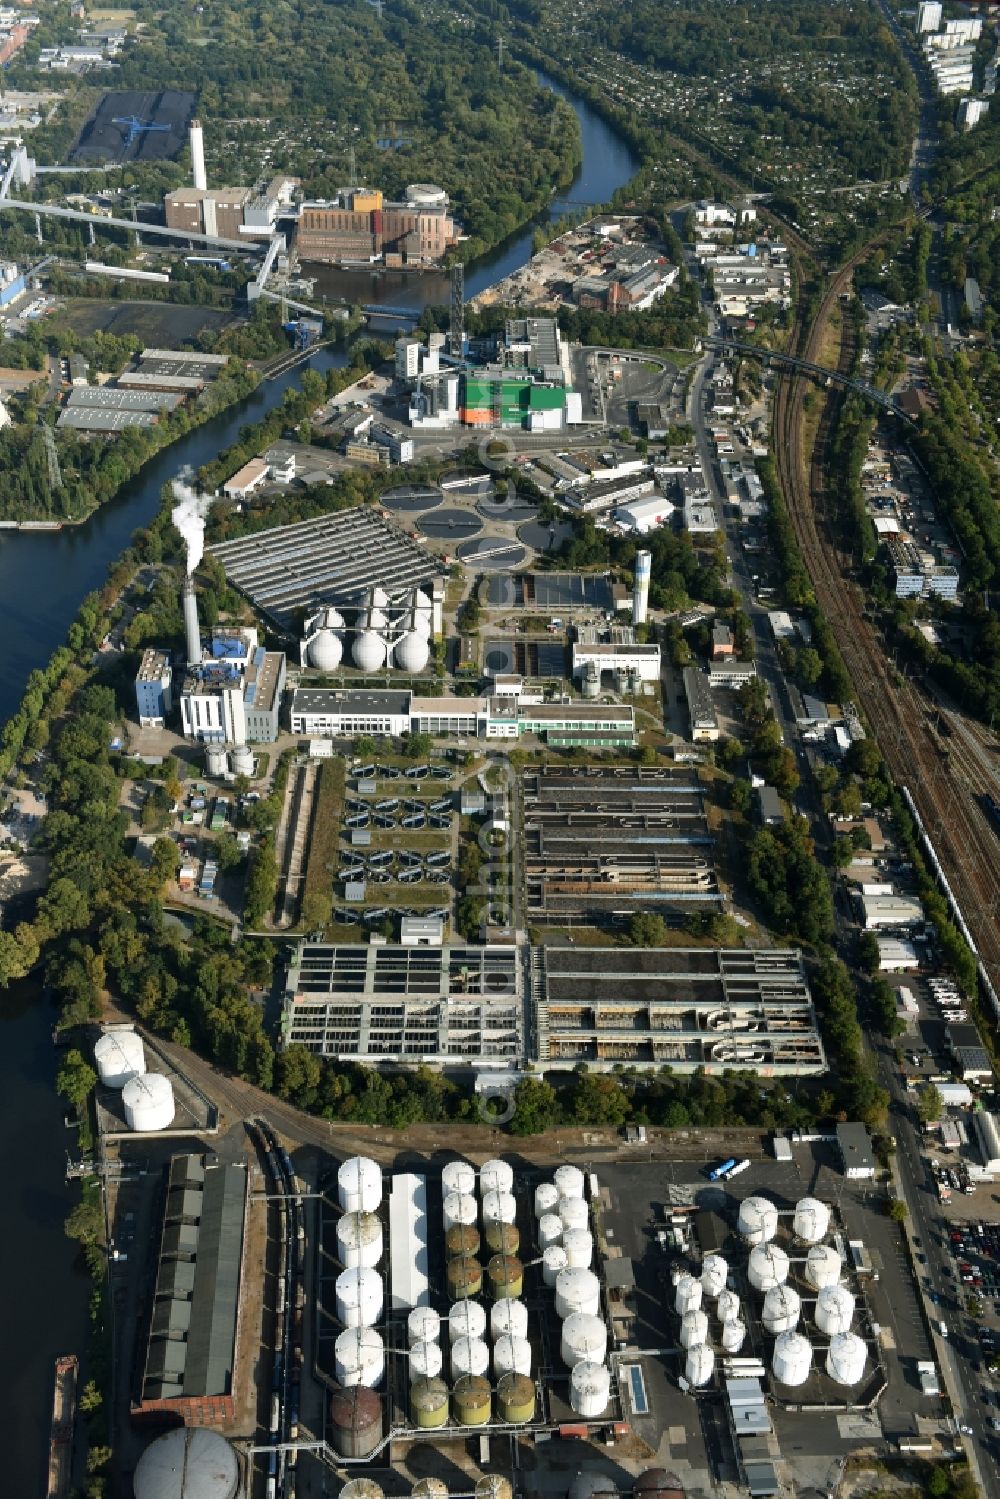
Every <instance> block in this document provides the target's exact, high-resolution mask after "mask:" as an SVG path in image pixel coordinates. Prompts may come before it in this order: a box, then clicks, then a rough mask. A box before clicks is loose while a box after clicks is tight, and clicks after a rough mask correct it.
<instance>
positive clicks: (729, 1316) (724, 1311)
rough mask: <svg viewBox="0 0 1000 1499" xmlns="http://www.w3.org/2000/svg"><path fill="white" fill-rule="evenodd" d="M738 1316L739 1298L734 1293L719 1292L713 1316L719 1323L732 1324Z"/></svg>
mask: <svg viewBox="0 0 1000 1499" xmlns="http://www.w3.org/2000/svg"><path fill="white" fill-rule="evenodd" d="M739 1314H740V1298H739V1297H738V1296H737V1294H736V1292H735V1291H720V1292H719V1299H718V1301H717V1302H716V1303H715V1315H716V1316H717V1317H718V1319H719V1321H720V1322H732V1321H733V1319H734V1318H735V1317H738V1316H739Z"/></svg>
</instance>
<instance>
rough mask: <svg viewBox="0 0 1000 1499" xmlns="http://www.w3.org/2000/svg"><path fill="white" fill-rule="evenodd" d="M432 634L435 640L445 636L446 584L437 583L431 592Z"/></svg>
mask: <svg viewBox="0 0 1000 1499" xmlns="http://www.w3.org/2000/svg"><path fill="white" fill-rule="evenodd" d="M431 633H432V634H433V636H434V638H435V640H439V639H440V638H441V636H442V635H443V634H444V584H443V583H439V582H437V581H435V583H434V587H433V589H432V590H431Z"/></svg>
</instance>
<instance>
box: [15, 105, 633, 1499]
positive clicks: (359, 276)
mask: <svg viewBox="0 0 1000 1499" xmlns="http://www.w3.org/2000/svg"><path fill="white" fill-rule="evenodd" d="M543 81H544V82H547V83H549V84H550V86H551V87H552V88H553V89H554V90H555V91H556V92H557V93H560V94H562V95H563V97H565V98H567V99H569V101H570V103H572V104H573V106H574V108H575V109H576V113H577V116H578V118H579V120H580V125H581V129H582V134H583V164H582V167H581V169H580V171H579V172H578V173H577V175H576V178H575V179H574V181H573V183H572V184H571V186H570V187H569V188H568V189H567V191H566V192H565V194H563V195H562V196H560V197H559V198H557V199H555V200H554V201H553V203H552V205H551V208H550V211H549V215H547V216H545V215H543V217H542V219H541V220H539V221H538V222H544V220H545V218H546V217H558V216H559V215H560V214H562V213H564V212H566V211H567V210H574V211H575V210H578V209H580V208H582V207H583V206H584V205H586V204H592V205H598V204H602V203H606V202H608V201H609V199H610V198H611V196H612V194H613V193H614V192H615V191H616V189H617V188H619V187H621V186H623V185H624V184H625V183H626V182H627V181H628V180H629V178H630V177H631V176H632V175H633V173H634V172H635V170H636V162H635V159H634V157H633V156H632V154H631V152H630V151H629V150H628V148H627V147H626V146H625V145H624V144H623V142H622V141H621V140H619V139H618V137H616V136H615V135H613V134H612V132H611V131H610V130H609V129H608V127H607V126H606V125H605V124H604V122H603V121H602V120H601V119H600V118H599V117H598V116H597V115H595V114H594V113H593V112H592V111H591V110H590V109H588V108H587V107H586V105H584V104H582V103H581V102H580V101H578V100H576V99H574V98H573V97H572V96H571V95H569V94H568V93H566V92H565V91H564V90H563V89H561V88H560V87H559V86H558V85H557V84H555V83H554V82H552V80H549V79H543ZM536 227H537V222H536V224H534V225H531V226H529V227H528V228H527V229H526V230H525V231H524V232H522V233H521V234H519V235H518V236H517V237H516V238H514V239H513V240H511V241H510V242H509V243H507V244H506V245H502V246H500V247H499V248H498V249H497V250H496V251H494V252H493V254H492V255H490V256H488V257H485V258H484V259H483V260H482V261H481V262H479V263H477V264H476V265H474V266H471V267H469V268H468V270H467V272H466V282H465V285H466V295H467V296H472V295H473V294H474V293H475V292H477V291H481V290H482V289H483V287H485V286H488V285H490V284H491V283H492V282H493V281H496V280H498V279H499V278H500V277H502V276H506V275H508V274H509V273H510V272H511V271H513V270H515V269H516V268H517V267H518V266H520V265H523V264H524V262H525V261H526V260H527V259H528V258H529V256H530V255H531V238H532V233H533V231H534V229H535V228H536ZM319 290H320V291H325V292H326V294H327V295H328V296H329V297H330V298H331V299H334V298H336V299H338V300H339V299H347V300H349V301H352V302H365V303H382V304H383V305H385V306H388V307H396V306H399V307H420V306H424V305H425V304H427V303H444V302H447V300H448V279H447V277H445V276H384V277H375V276H370V275H368V274H367V273H344V272H331V271H323V273H322V280H321V283H320V286H319ZM346 358H347V356H346V354H345V353H344V351H342V350H328V349H324V350H320V351H319V352H318V353H317V354H316V355H315V356H314V357H313V359H312V360H311V361H310V363H311V364H312V366H313V368H315V369H317V370H320V371H323V372H325V371H326V370H328V369H331V368H334V367H337V366H340V365H343V364H344V363H345V362H346ZM297 379H298V372H297V371H292V372H291V373H289V374H288V375H285V376H283V377H282V378H280V379H278V380H275V381H272V382H266V383H265V384H263V385H262V386H261V387H260V388H259V389H258V390H257V391H256V392H255V393H254V395H253V396H251V397H250V398H249V400H248V401H246V402H245V403H244V404H243V405H242V406H240V407H239V408H237V409H234V410H232V411H230V412H228V413H226V414H224V415H222V416H220V417H217V418H216V419H215V420H214V421H212V422H210V423H208V424H207V425H206V426H204V427H201V428H199V429H198V430H197V431H195V432H192V433H190V434H189V435H188V436H187V437H185V438H183V439H182V440H181V441H180V442H178V443H176V444H174V446H173V447H172V448H170V449H169V450H168V451H167V452H165V453H162V454H160V455H159V456H158V457H157V458H155V459H153V461H152V462H151V463H150V464H148V465H147V467H146V468H145V469H144V470H143V471H142V473H141V474H140V475H139V476H138V477H137V478H136V479H134V480H133V481H132V482H131V483H130V484H128V485H126V486H125V488H124V489H123V490H122V492H121V494H120V495H119V496H118V497H117V499H115V500H114V501H113V502H112V503H111V504H109V505H105V506H104V507H103V508H102V509H101V510H99V511H98V512H97V513H96V514H95V515H93V516H92V517H91V518H90V520H88V521H87V522H86V523H85V524H84V525H82V526H75V527H69V528H67V529H66V530H64V531H59V532H38V531H36V532H8V531H3V532H0V637H2V639H3V641H4V650H3V651H2V652H0V721H3V720H6V719H7V718H8V717H9V716H10V714H11V713H13V712H14V710H15V709H16V708H17V705H18V703H19V701H20V698H21V694H22V692H23V690H24V684H25V682H26V680H27V678H28V675H29V673H30V672H31V671H32V670H33V669H34V668H35V667H36V666H43V665H44V664H45V662H46V661H47V660H48V659H49V657H50V656H51V655H52V652H53V651H54V650H55V649H56V647H57V646H58V645H59V644H60V643H61V642H62V641H63V640H64V639H65V637H66V631H67V630H68V628H69V626H70V624H71V623H72V620H73V618H74V615H75V614H76V611H77V609H78V607H79V605H80V601H81V600H82V599H83V597H84V596H85V594H87V593H89V592H90V591H91V589H94V588H97V587H99V586H100V585H101V584H102V583H103V582H104V579H105V577H106V575H107V572H108V568H109V567H110V565H111V563H112V562H113V561H114V559H115V558H116V557H118V556H119V555H120V554H121V552H122V551H123V550H124V549H125V547H126V546H127V545H128V543H129V539H130V537H131V536H132V533H133V532H134V531H136V530H137V529H138V528H139V527H141V526H144V525H147V524H148V523H149V522H150V521H151V520H152V518H153V517H154V516H155V514H156V512H157V510H158V508H159V505H160V492H161V490H162V488H163V485H164V484H166V483H167V482H168V481H169V480H170V479H172V478H173V477H174V476H175V475H176V474H177V472H178V471H179V470H180V469H181V468H182V467H184V466H190V467H192V468H198V467H199V466H200V465H201V464H202V463H205V462H207V461H208V460H209V459H211V458H213V457H215V455H216V454H217V453H218V452H219V451H220V450H221V449H223V448H225V447H226V446H228V445H229V444H230V443H231V442H233V441H234V440H235V438H236V436H237V435H238V433H239V430H240V428H241V427H242V426H244V424H246V423H248V422H253V421H257V420H259V419H260V418H261V417H262V416H264V415H265V414H266V413H267V412H268V411H270V410H271V409H272V408H273V407H274V406H275V405H276V404H277V403H278V402H279V401H280V400H281V397H282V395H283V394H284V392H285V390H286V389H287V388H288V387H289V386H290V385H292V384H294V383H295V382H296V380H297ZM54 1018H55V1015H54V1010H53V1009H52V1008H51V1007H50V1005H49V1004H48V1003H47V1002H46V1001H45V999H44V998H43V997H42V995H41V992H40V988H39V986H38V984H37V982H36V981H35V980H26V981H25V982H24V983H21V984H16V985H14V986H12V987H11V988H10V989H8V990H7V991H2V990H0V1138H2V1139H3V1145H4V1151H3V1154H4V1199H5V1207H4V1213H3V1232H2V1233H0V1327H2V1328H3V1331H4V1338H5V1346H6V1349H7V1353H6V1356H5V1357H4V1358H3V1359H0V1432H2V1434H3V1445H4V1455H3V1483H2V1485H0V1488H2V1490H3V1493H4V1494H11V1495H15V1494H16V1495H18V1496H24V1499H33V1496H35V1495H41V1494H43V1493H44V1491H45V1464H46V1456H47V1443H48V1426H49V1410H50V1402H51V1396H52V1379H53V1362H54V1360H55V1358H56V1356H57V1355H58V1354H60V1353H68V1352H73V1351H79V1352H82V1351H83V1348H84V1346H85V1340H86V1329H87V1303H88V1295H89V1282H88V1280H87V1278H86V1275H85V1273H84V1271H83V1268H82V1265H81V1262H80V1260H79V1257H78V1255H77V1253H76V1246H75V1244H73V1243H71V1242H70V1240H68V1239H67V1238H65V1236H64V1235H63V1233H62V1223H63V1220H64V1218H65V1216H66V1214H67V1212H68V1211H69V1209H70V1207H71V1206H72V1204H73V1202H74V1201H75V1200H76V1197H77V1195H78V1193H77V1190H76V1189H75V1188H73V1187H67V1186H66V1185H65V1182H64V1171H65V1164H66V1152H67V1150H68V1149H69V1148H71V1147H72V1144H73V1141H74V1138H75V1137H74V1136H73V1135H72V1134H71V1132H70V1131H68V1130H66V1129H65V1127H64V1124H63V1110H62V1108H61V1105H60V1103H59V1101H58V1100H57V1098H56V1096H55V1094H54V1092H53V1081H54V1076H55V1070H56V1065H57V1055H56V1053H55V1051H54V1049H53V1047H52V1045H51V1040H50V1035H51V1027H52V1023H53V1020H54Z"/></svg>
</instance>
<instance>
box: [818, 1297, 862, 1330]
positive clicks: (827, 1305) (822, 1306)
mask: <svg viewBox="0 0 1000 1499" xmlns="http://www.w3.org/2000/svg"><path fill="white" fill-rule="evenodd" d="M853 1321H854V1297H853V1296H852V1295H851V1293H850V1291H849V1290H848V1289H847V1287H846V1286H824V1287H823V1289H822V1291H820V1293H819V1295H818V1296H817V1297H816V1326H817V1327H818V1328H819V1330H820V1332H822V1333H825V1334H826V1336H827V1337H828V1338H834V1337H836V1336H837V1334H838V1333H841V1332H850V1330H851V1323H852V1322H853Z"/></svg>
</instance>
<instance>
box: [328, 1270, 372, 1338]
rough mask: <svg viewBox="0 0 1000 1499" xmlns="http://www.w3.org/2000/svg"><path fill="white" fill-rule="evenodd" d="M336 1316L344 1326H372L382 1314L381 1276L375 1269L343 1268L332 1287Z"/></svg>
mask: <svg viewBox="0 0 1000 1499" xmlns="http://www.w3.org/2000/svg"><path fill="white" fill-rule="evenodd" d="M334 1290H335V1293H336V1298H337V1318H338V1320H339V1321H340V1322H342V1323H343V1324H344V1326H345V1327H374V1326H375V1323H376V1322H377V1321H378V1319H379V1317H381V1315H382V1277H381V1275H379V1273H378V1271H377V1270H369V1269H362V1268H361V1267H360V1266H358V1267H357V1268H356V1269H354V1270H345V1271H343V1273H342V1274H341V1275H338V1276H337V1284H336V1286H335V1288H334Z"/></svg>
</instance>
